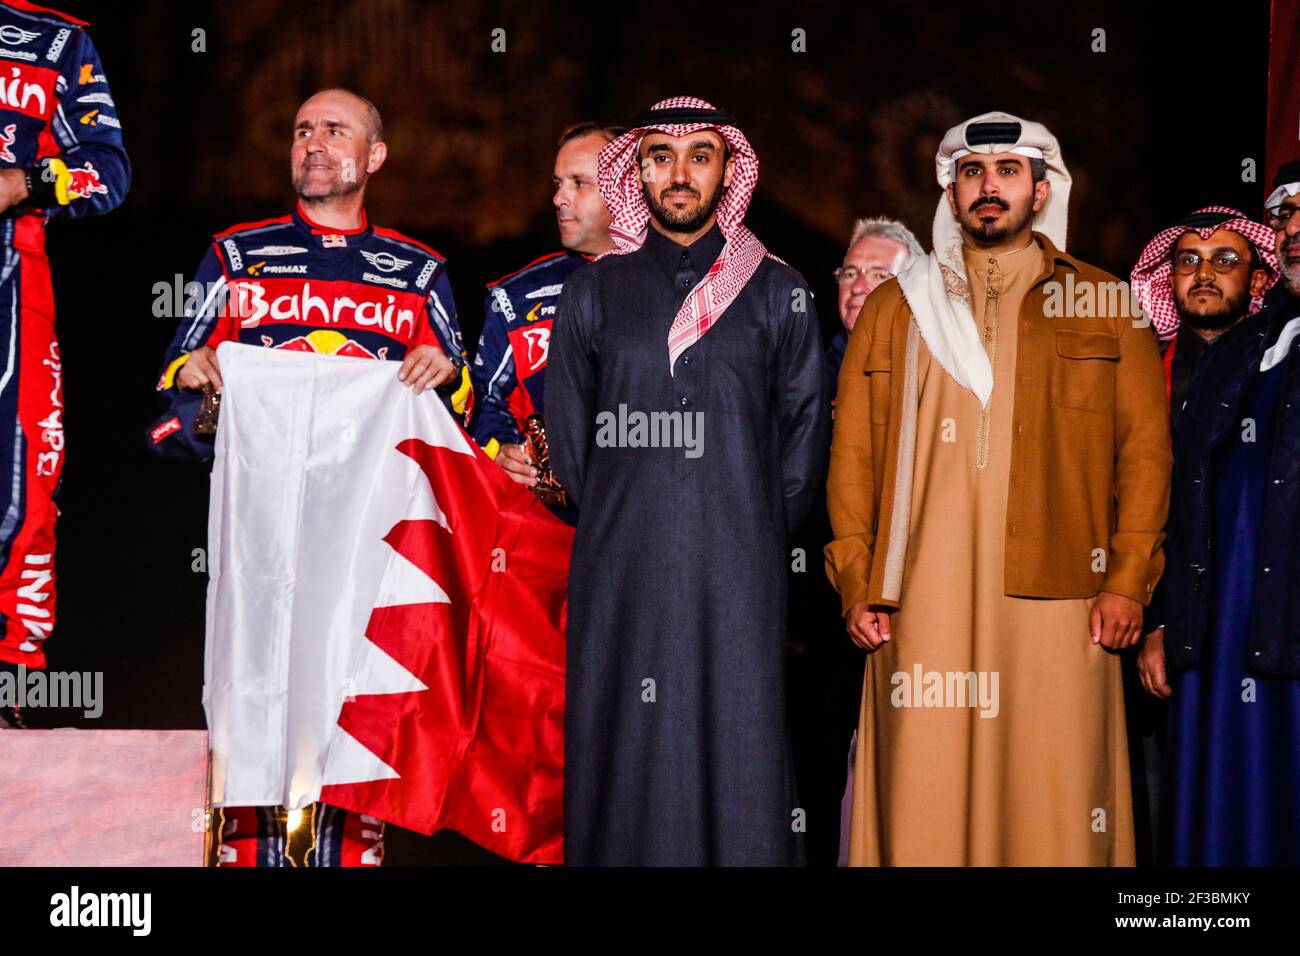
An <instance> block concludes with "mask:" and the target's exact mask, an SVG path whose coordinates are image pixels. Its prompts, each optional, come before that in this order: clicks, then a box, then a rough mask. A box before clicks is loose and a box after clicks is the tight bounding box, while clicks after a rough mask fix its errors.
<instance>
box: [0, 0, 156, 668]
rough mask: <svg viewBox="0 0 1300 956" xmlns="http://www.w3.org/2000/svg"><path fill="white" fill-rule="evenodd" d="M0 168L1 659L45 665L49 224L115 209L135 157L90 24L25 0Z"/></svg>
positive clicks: (59, 403) (50, 607)
mask: <svg viewBox="0 0 1300 956" xmlns="http://www.w3.org/2000/svg"><path fill="white" fill-rule="evenodd" d="M0 169H20V170H23V172H24V175H25V177H26V184H27V189H28V198H27V199H26V200H25V201H24V202H23V203H22V204H21V205H19V206H16V207H14V208H11V209H8V210H5V211H4V212H3V213H0V249H3V255H4V264H3V267H0V474H3V475H6V476H8V477H7V478H6V479H5V480H4V481H0V616H3V633H0V662H4V663H9V664H25V665H26V666H27V667H29V668H41V667H44V666H45V651H44V648H43V642H44V641H45V639H46V638H47V637H48V636H49V635H50V632H51V631H52V630H53V629H54V602H55V583H54V540H55V535H54V523H55V518H56V516H57V515H58V510H57V509H56V508H55V505H54V495H55V492H56V491H57V489H58V484H59V476H60V475H61V474H62V471H63V455H64V437H63V382H62V377H63V362H62V359H61V358H60V355H59V343H58V340H57V339H56V338H55V335H54V293H53V289H52V286H51V283H50V265H49V260H48V259H47V258H46V255H45V225H46V222H47V221H48V220H50V219H59V218H63V219H79V218H81V217H83V216H93V215H95V214H97V213H104V212H108V211H109V210H110V209H113V208H114V207H115V206H117V205H118V204H119V203H121V202H122V199H123V198H124V197H125V196H126V192H127V189H128V188H129V186H130V181H131V167H130V163H129V161H128V160H127V156H126V149H125V148H124V147H123V145H122V124H121V123H120V122H119V120H118V117H117V107H116V106H115V105H114V103H113V96H112V93H111V92H110V91H109V88H108V82H107V81H106V80H105V79H104V67H103V65H102V64H101V63H100V61H99V54H97V53H96V52H95V47H94V45H93V44H92V43H91V42H90V37H89V36H88V35H87V33H86V24H85V23H84V22H82V21H81V20H77V19H75V18H73V17H70V16H68V15H66V14H63V13H57V12H55V11H53V10H47V9H45V8H43V7H38V6H36V5H34V4H31V3H24V2H21V0H4V2H2V3H0Z"/></svg>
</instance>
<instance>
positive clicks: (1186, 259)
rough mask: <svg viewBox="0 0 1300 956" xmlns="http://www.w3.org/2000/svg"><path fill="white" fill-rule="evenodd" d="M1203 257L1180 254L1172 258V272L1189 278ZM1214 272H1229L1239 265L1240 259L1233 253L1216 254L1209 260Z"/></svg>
mask: <svg viewBox="0 0 1300 956" xmlns="http://www.w3.org/2000/svg"><path fill="white" fill-rule="evenodd" d="M1202 259H1203V257H1202V256H1201V254H1200V253H1199V252H1180V253H1178V254H1177V255H1175V256H1174V271H1175V272H1177V273H1178V274H1179V275H1184V276H1189V275H1191V274H1192V273H1193V272H1195V271H1196V270H1197V269H1198V268H1200V265H1201V262H1202ZM1209 262H1210V265H1212V266H1214V271H1215V272H1231V271H1232V270H1233V269H1235V268H1237V266H1239V265H1241V263H1242V258H1241V256H1239V255H1237V254H1236V253H1235V252H1216V253H1215V254H1214V255H1212V256H1210V258H1209Z"/></svg>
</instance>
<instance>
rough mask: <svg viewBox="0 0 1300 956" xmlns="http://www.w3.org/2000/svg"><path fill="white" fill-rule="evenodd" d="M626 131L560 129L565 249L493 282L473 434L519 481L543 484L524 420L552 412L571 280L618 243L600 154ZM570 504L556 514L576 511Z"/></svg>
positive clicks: (559, 196)
mask: <svg viewBox="0 0 1300 956" xmlns="http://www.w3.org/2000/svg"><path fill="white" fill-rule="evenodd" d="M622 132H623V130H622V129H621V128H619V127H614V126H602V125H599V124H596V123H578V124H576V125H574V126H570V127H569V128H568V129H567V130H565V131H564V133H563V134H562V135H561V136H560V143H559V152H558V153H557V154H556V156H555V172H554V178H553V183H554V188H555V194H554V196H553V197H552V199H551V202H552V204H553V205H554V206H555V219H556V225H557V226H558V227H559V230H560V242H561V243H562V244H563V246H564V248H565V250H566V251H565V252H552V253H550V254H549V255H545V256H542V257H541V258H540V259H536V260H534V261H533V262H530V263H529V264H528V265H526V266H524V267H523V268H522V269H519V270H518V271H516V272H512V273H510V274H509V275H506V276H503V277H502V278H500V279H497V280H496V281H495V282H492V283H489V285H488V287H487V288H488V294H487V303H486V307H485V312H486V318H485V320H484V322H483V334H482V336H481V337H480V338H479V343H478V351H477V352H476V354H475V356H474V364H473V366H472V374H473V377H474V393H475V396H476V401H477V403H478V404H477V407H476V409H475V412H474V422H473V427H472V428H471V429H470V431H471V434H472V435H473V436H474V440H475V441H477V442H478V443H479V445H481V446H482V447H483V450H484V451H486V452H487V453H488V455H489V456H491V457H492V458H493V459H495V460H496V462H497V464H499V465H500V466H501V467H502V468H503V469H505V471H506V473H507V474H508V475H510V477H511V478H513V479H514V480H515V481H517V482H519V483H521V484H525V485H528V486H529V487H534V486H536V484H537V478H536V472H535V469H534V467H533V462H531V461H530V460H529V459H528V454H527V451H526V450H525V445H524V444H523V441H524V437H523V430H524V423H525V422H526V421H527V419H528V416H529V415H532V414H533V413H534V412H536V413H538V414H543V415H544V414H545V384H546V359H547V356H548V354H549V350H550V339H551V323H552V322H553V321H554V320H555V306H556V303H557V302H558V301H559V298H560V291H561V289H562V288H563V286H564V280H565V278H566V277H567V276H568V275H569V273H571V272H573V270H574V269H577V268H579V267H581V266H583V265H585V264H586V263H587V262H589V261H590V260H591V259H592V258H593V257H594V256H597V255H599V254H600V253H602V252H605V251H606V250H608V249H612V248H614V241H613V240H612V239H610V237H609V209H608V208H607V207H606V205H605V200H604V199H603V198H601V195H600V189H599V188H598V187H597V185H596V157H597V156H598V155H599V154H600V151H601V149H602V148H603V147H604V146H605V144H606V143H608V142H610V141H611V140H613V139H615V138H617V137H618V136H620V135H621V134H622ZM567 512H568V509H561V510H559V511H557V513H558V514H559V515H560V517H562V518H571V516H570V515H568V513H567Z"/></svg>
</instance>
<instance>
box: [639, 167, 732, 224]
mask: <svg viewBox="0 0 1300 956" xmlns="http://www.w3.org/2000/svg"><path fill="white" fill-rule="evenodd" d="M650 186H651V184H650V183H643V184H642V185H641V192H642V193H643V194H644V195H645V201H646V205H647V206H649V207H650V215H652V216H654V217H655V221H656V222H658V223H659V225H661V226H663V228H664V229H665V230H666V231H667V232H695V231H696V230H698V229H699V228H700V227H701V226H703V225H704V224H705V223H706V222H708V221H709V217H710V216H712V215H713V210H715V209H717V208H718V203H720V202H721V201H722V193H723V191H724V187H723V185H722V180H721V179H719V180H718V185H717V186H716V187H715V188H714V190H713V195H712V196H710V197H709V200H708V202H704V203H700V204H699V205H698V206H696V207H695V210H694V211H693V212H691V211H688V210H685V209H683V210H680V211H679V210H676V209H673V208H672V207H671V206H669V205H668V202H669V201H670V200H671V199H672V197H673V196H674V195H689V196H699V193H698V192H697V191H696V190H694V189H692V188H691V187H689V186H669V187H668V188H667V189H665V190H664V191H663V192H662V193H660V194H659V196H657V197H656V196H655V194H654V193H653V192H652V191H651V189H650Z"/></svg>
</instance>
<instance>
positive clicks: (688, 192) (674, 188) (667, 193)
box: [659, 186, 700, 199]
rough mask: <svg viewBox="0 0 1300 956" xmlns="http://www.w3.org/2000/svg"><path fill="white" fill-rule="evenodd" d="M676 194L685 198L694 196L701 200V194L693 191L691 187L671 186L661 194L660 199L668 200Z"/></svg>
mask: <svg viewBox="0 0 1300 956" xmlns="http://www.w3.org/2000/svg"><path fill="white" fill-rule="evenodd" d="M674 193H681V194H682V195H685V196H694V197H695V198H696V199H699V198H700V194H699V192H698V191H697V190H694V189H692V188H691V187H690V186H669V187H668V188H667V189H665V190H664V191H663V192H661V193H660V194H659V198H660V199H667V198H669V197H670V196H672V195H673V194H674Z"/></svg>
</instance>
